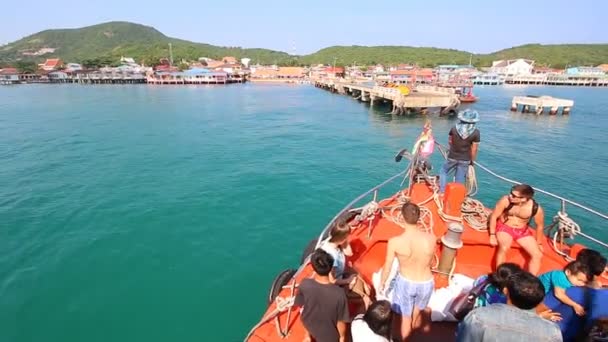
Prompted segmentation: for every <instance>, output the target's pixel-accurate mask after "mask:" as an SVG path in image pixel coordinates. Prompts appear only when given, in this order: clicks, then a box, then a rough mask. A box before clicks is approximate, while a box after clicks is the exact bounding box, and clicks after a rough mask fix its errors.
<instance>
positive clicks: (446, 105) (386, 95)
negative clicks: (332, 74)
mask: <svg viewBox="0 0 608 342" xmlns="http://www.w3.org/2000/svg"><path fill="white" fill-rule="evenodd" d="M314 84H315V86H316V87H318V88H322V89H325V90H329V91H331V92H333V93H339V94H343V95H350V96H352V97H353V98H355V99H357V100H360V101H362V102H367V103H369V104H370V105H371V106H373V105H374V104H375V103H379V102H388V103H391V104H392V106H393V110H392V114H398V115H399V114H409V113H421V114H426V113H427V112H428V110H429V108H439V112H440V114H442V115H448V114H455V113H456V112H457V109H458V107H459V106H460V99H459V97H458V95H457V94H455V92H454V89H452V88H445V87H434V86H428V85H417V86H416V87H415V88H413V89H411V91H410V89H409V88H407V91H406V93H404V92H403V91H402V90H400V89H399V88H390V87H381V86H368V85H363V84H355V83H348V82H342V81H338V80H317V81H315V83H314Z"/></svg>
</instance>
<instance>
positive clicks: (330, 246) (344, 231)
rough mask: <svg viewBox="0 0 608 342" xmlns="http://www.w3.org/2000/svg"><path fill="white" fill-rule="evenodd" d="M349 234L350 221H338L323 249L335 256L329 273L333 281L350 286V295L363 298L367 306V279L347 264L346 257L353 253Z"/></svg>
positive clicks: (369, 291)
mask: <svg viewBox="0 0 608 342" xmlns="http://www.w3.org/2000/svg"><path fill="white" fill-rule="evenodd" d="M349 235H350V226H349V225H348V223H347V222H345V221H338V222H336V224H335V225H334V226H333V227H332V228H331V231H330V233H329V239H328V240H326V241H324V242H323V243H322V244H321V249H323V250H324V251H326V252H327V253H329V255H331V256H332V257H333V258H334V264H333V267H332V272H331V273H330V274H329V279H330V280H331V282H333V283H334V284H336V285H340V286H348V289H349V290H350V292H349V297H357V298H361V299H362V300H363V302H364V304H365V308H367V307H369V305H370V304H371V299H370V297H369V295H370V294H371V290H370V288H369V287H368V286H367V284H365V281H364V280H363V279H361V278H360V277H359V276H358V275H357V272H356V271H355V270H354V269H352V268H351V267H348V266H347V265H346V257H347V256H351V255H353V252H352V250H351V248H350V244H349V243H348V236H349ZM351 293H352V294H351Z"/></svg>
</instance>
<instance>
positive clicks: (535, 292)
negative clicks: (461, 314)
mask: <svg viewBox="0 0 608 342" xmlns="http://www.w3.org/2000/svg"><path fill="white" fill-rule="evenodd" d="M505 294H506V296H507V304H500V303H497V304H493V305H488V306H485V307H480V308H477V309H475V310H473V311H471V312H470V313H469V314H468V315H467V316H466V317H465V318H464V320H463V321H462V322H461V323H460V324H459V325H458V332H457V334H456V341H461V342H486V341H487V342H489V341H493V342H494V341H501V342H502V341H505V342H510V341H556V342H557V341H561V340H562V336H561V333H560V331H559V328H558V327H557V325H556V324H555V323H553V322H550V321H548V320H546V319H543V318H541V317H540V316H538V315H537V314H536V313H534V311H532V309H534V308H535V307H536V306H537V305H538V304H540V302H542V300H543V298H544V296H545V293H544V288H543V284H542V283H541V282H540V280H539V279H538V278H536V277H535V276H534V275H532V274H530V273H528V272H526V271H522V272H519V273H516V274H513V275H512V276H511V277H510V281H508V282H507V286H506V288H505Z"/></svg>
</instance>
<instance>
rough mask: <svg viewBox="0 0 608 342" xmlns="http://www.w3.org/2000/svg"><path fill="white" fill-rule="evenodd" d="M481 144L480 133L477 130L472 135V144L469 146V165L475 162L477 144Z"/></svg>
mask: <svg viewBox="0 0 608 342" xmlns="http://www.w3.org/2000/svg"><path fill="white" fill-rule="evenodd" d="M480 142H481V133H479V130H477V131H476V132H475V133H474V137H473V144H471V163H472V162H474V161H476V160H477V151H478V150H479V143H480Z"/></svg>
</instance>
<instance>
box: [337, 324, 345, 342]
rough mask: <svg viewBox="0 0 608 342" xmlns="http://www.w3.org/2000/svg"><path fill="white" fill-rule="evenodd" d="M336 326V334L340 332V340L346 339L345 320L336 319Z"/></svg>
mask: <svg viewBox="0 0 608 342" xmlns="http://www.w3.org/2000/svg"><path fill="white" fill-rule="evenodd" d="M336 328H338V334H340V342H345V341H346V322H343V321H338V323H337V324H336Z"/></svg>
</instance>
